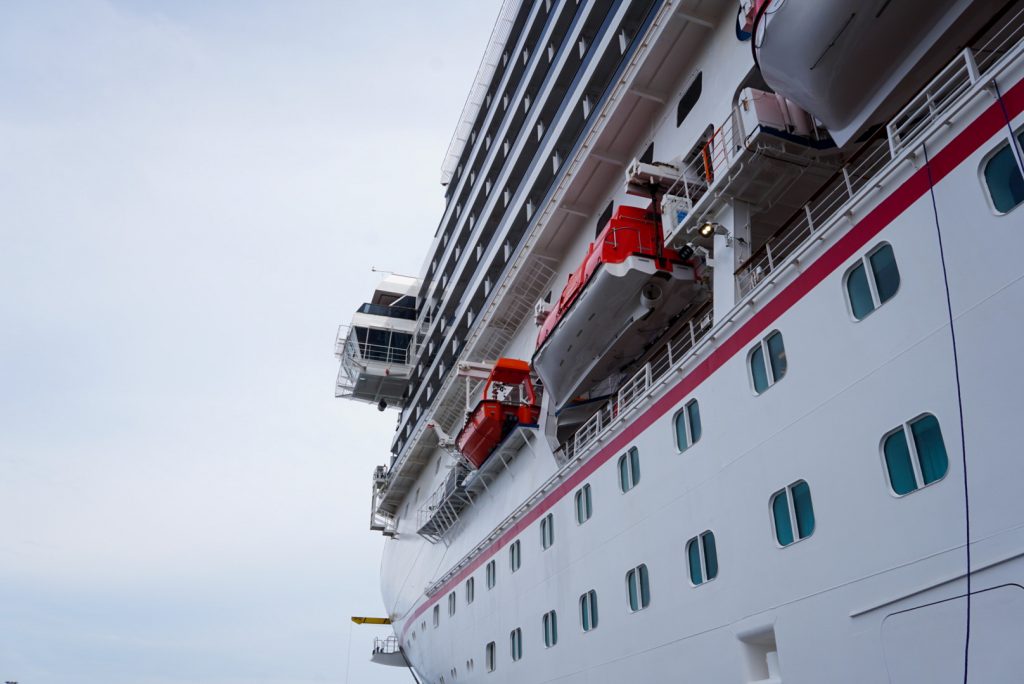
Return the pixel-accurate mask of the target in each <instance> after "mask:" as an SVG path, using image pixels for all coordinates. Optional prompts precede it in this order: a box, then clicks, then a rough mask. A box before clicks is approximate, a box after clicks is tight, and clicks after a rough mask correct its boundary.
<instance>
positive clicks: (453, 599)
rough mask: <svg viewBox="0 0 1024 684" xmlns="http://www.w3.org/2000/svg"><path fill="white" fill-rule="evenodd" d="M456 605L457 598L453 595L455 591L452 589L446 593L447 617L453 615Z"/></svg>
mask: <svg viewBox="0 0 1024 684" xmlns="http://www.w3.org/2000/svg"><path fill="white" fill-rule="evenodd" d="M457 605H458V598H456V596H455V592H454V591H452V592H450V593H449V594H448V617H452V616H454V615H455V609H456V607H457Z"/></svg>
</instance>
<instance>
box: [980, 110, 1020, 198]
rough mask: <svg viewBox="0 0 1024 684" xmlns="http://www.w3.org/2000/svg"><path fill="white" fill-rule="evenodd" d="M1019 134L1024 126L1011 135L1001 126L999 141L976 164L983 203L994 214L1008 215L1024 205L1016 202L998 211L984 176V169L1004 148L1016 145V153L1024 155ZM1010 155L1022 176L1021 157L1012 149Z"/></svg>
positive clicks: (990, 188)
mask: <svg viewBox="0 0 1024 684" xmlns="http://www.w3.org/2000/svg"><path fill="white" fill-rule="evenodd" d="M1020 136H1024V127H1021V128H1019V129H1017V130H1015V131H1013V134H1012V136H1011V135H1007V132H1006V127H1003V130H1002V132H1001V135H1000V142H999V143H998V144H997V145H996V146H995V147H994V148H992V149H991V150H989V152H988V153H987V154H986V155H985V156H984V157H982V158H981V163H980V164H979V165H978V181H979V183H980V184H981V188H982V194H983V195H984V196H985V203H986V204H988V208H989V210H990V211H991V212H992V213H993V214H995V215H996V216H1009V215H1010V214H1012V213H1013V212H1014V211H1016V210H1017V209H1018V208H1019V207H1020V206H1021V205H1024V202H1018V203H1017V204H1015V205H1014V206H1012V207H1011V208H1010V209H1009V210H1008V211H1000V210H999V209H998V208H997V207H996V200H995V197H993V196H992V187H991V186H990V185H989V183H988V179H987V178H986V177H985V171H986V170H987V169H988V165H989V163H991V162H992V160H993V159H995V157H996V155H998V154H999V153H1000V152H1002V151H1003V150H1004V149H1009V148H1011V147H1016V148H1017V151H1018V153H1019V154H1021V155H1024V141H1022V140H1021V139H1020ZM1010 156H1011V157H1012V158H1013V162H1014V165H1015V166H1016V167H1017V172H1018V173H1020V174H1021V176H1022V177H1024V166H1022V165H1021V161H1022V159H1021V157H1018V155H1016V154H1013V153H1012V151H1011V154H1010Z"/></svg>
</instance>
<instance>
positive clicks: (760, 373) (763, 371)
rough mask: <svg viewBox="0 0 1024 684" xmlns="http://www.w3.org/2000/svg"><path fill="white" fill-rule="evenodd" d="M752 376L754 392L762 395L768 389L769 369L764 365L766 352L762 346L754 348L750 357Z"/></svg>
mask: <svg viewBox="0 0 1024 684" xmlns="http://www.w3.org/2000/svg"><path fill="white" fill-rule="evenodd" d="M750 374H751V376H752V377H753V378H754V391H755V392H757V393H758V394H760V393H761V392H764V391H765V390H766V389H768V369H767V368H765V365H764V351H763V350H762V349H761V345H760V344H758V345H757V346H756V347H754V353H753V354H751V355H750Z"/></svg>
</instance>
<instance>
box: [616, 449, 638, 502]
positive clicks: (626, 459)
mask: <svg viewBox="0 0 1024 684" xmlns="http://www.w3.org/2000/svg"><path fill="white" fill-rule="evenodd" d="M623 464H626V470H625V472H626V474H627V475H628V477H627V478H625V479H627V480H628V481H629V486H628V487H626V486H625V482H624V480H623V477H622V474H623V469H622V466H623ZM615 474H616V476H617V478H618V480H619V491H620V492H621V493H622V494H626V493H628V492H631V491H633V490H634V489H636V486H637V485H638V484H640V474H641V472H640V450H639V449H638V448H637V447H636V446H631V447H629V448H628V449H626V452H625V453H624V454H622V455H621V456H619V460H618V462H617V468H616V473H615Z"/></svg>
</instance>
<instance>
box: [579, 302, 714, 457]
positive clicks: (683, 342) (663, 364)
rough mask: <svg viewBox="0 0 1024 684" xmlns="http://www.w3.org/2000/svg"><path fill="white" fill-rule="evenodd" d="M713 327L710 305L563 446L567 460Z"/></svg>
mask: <svg viewBox="0 0 1024 684" xmlns="http://www.w3.org/2000/svg"><path fill="white" fill-rule="evenodd" d="M712 326H713V320H712V315H711V306H710V305H707V306H704V307H702V308H701V310H700V311H698V312H697V313H696V315H694V316H693V317H692V318H690V320H689V321H688V322H687V323H686V324H685V325H684V326H683V328H682V330H681V331H679V332H678V333H676V335H675V336H674V337H673V338H672V339H671V340H669V341H668V342H667V343H665V346H664V347H662V348H661V349H660V350H659V351H658V352H657V353H655V354H654V355H653V356H652V357H651V359H650V360H649V361H648V362H647V363H645V364H644V365H643V367H642V368H640V370H638V371H637V372H636V373H635V374H634V375H633V377H631V378H630V379H629V380H627V381H626V383H625V384H624V385H622V387H621V388H619V391H618V392H616V393H615V395H614V396H613V397H612V398H611V399H609V400H608V401H607V402H605V404H604V405H603V406H601V408H600V409H598V411H597V412H596V413H594V415H592V416H591V417H590V418H589V419H588V420H587V421H586V422H585V423H583V425H582V426H580V428H579V429H577V430H576V432H575V434H573V436H572V437H571V438H570V439H569V441H567V442H566V443H565V444H563V445H562V451H563V453H564V460H566V461H571V460H572V459H573V458H575V457H576V456H577V455H578V454H583V453H585V452H586V451H587V450H588V449H589V448H590V447H591V446H593V445H594V444H595V443H596V442H598V441H599V440H600V438H601V436H602V435H604V433H605V432H607V431H608V430H610V429H611V428H612V426H613V425H615V424H616V423H617V421H616V419H617V418H620V417H622V416H625V415H626V414H627V413H629V412H630V411H631V410H632V409H633V408H635V407H636V406H638V405H639V404H640V403H641V402H642V401H643V400H644V399H645V398H647V397H648V396H649V395H650V392H651V389H652V388H653V387H654V386H655V385H656V384H657V383H658V382H659V381H660V380H661V379H662V378H664V377H665V376H666V375H668V372H669V371H670V370H672V369H673V368H674V367H676V366H681V365H682V364H683V363H685V362H686V361H687V359H688V358H689V357H688V353H689V352H690V351H692V350H693V349H694V348H695V347H696V346H697V343H698V342H700V341H701V340H702V339H704V336H705V335H707V333H708V331H710V330H711V328H712Z"/></svg>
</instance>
